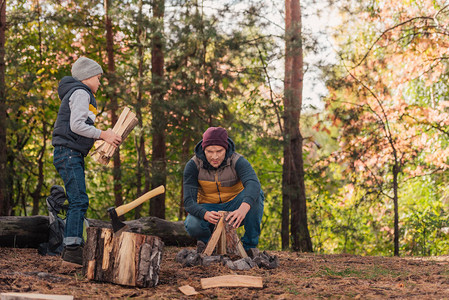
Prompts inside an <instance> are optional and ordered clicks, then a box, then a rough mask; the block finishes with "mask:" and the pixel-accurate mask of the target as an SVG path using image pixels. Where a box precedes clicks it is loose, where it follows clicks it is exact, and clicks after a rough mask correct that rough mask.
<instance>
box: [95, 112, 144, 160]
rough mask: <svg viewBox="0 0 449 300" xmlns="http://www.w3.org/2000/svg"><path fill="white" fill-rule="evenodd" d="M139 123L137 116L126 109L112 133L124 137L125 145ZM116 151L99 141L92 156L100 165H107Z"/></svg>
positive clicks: (115, 148) (114, 148)
mask: <svg viewBox="0 0 449 300" xmlns="http://www.w3.org/2000/svg"><path fill="white" fill-rule="evenodd" d="M138 122H139V120H138V119H137V118H136V114H135V113H133V112H132V111H131V110H130V109H129V108H128V107H125V108H124V109H123V111H122V113H121V115H120V117H119V118H118V120H117V123H115V125H114V128H112V131H114V132H115V133H116V134H118V135H120V136H121V137H122V143H123V141H124V140H125V139H126V137H127V136H128V135H129V133H130V132H131V131H132V130H133V129H134V127H135V126H136V125H137V123H138ZM116 150H117V147H114V146H112V145H111V144H109V143H106V142H105V141H101V140H98V141H96V142H95V151H94V152H92V154H91V156H92V157H93V158H94V159H95V160H96V161H98V162H99V163H101V164H103V165H107V164H109V161H110V160H111V157H112V156H113V155H114V153H115V151H116Z"/></svg>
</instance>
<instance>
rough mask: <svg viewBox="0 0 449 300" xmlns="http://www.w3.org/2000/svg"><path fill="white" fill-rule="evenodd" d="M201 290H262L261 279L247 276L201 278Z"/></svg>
mask: <svg viewBox="0 0 449 300" xmlns="http://www.w3.org/2000/svg"><path fill="white" fill-rule="evenodd" d="M201 287H202V288H203V289H209V288H215V287H254V288H263V283H262V277H258V276H247V275H224V276H216V277H210V278H201Z"/></svg>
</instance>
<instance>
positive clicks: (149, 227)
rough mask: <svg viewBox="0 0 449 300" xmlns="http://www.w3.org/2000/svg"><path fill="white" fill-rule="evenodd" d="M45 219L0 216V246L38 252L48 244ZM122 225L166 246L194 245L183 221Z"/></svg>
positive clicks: (93, 221)
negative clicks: (34, 249)
mask: <svg viewBox="0 0 449 300" xmlns="http://www.w3.org/2000/svg"><path fill="white" fill-rule="evenodd" d="M48 219H49V218H48V216H31V217H18V216H6V217H5V216H1V217H0V247H15V248H36V249H37V248H38V247H39V244H41V243H46V242H48V225H49V224H48V222H49V220H48ZM88 222H89V226H91V227H100V228H112V226H111V223H110V221H101V220H96V219H88ZM124 223H125V224H127V225H128V226H129V227H130V231H132V232H135V233H140V234H146V235H155V236H158V237H160V238H161V239H162V241H163V242H164V244H165V245H166V246H194V245H196V240H195V239H193V238H191V237H190V236H189V235H188V234H187V232H186V230H185V228H184V223H183V222H182V221H178V222H170V221H167V220H163V219H159V218H157V217H144V218H140V219H138V220H133V221H125V222H124Z"/></svg>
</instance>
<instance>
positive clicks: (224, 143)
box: [184, 127, 264, 251]
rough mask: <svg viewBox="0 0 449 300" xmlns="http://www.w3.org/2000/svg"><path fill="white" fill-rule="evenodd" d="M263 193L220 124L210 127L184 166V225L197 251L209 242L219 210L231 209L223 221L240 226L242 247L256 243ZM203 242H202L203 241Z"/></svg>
mask: <svg viewBox="0 0 449 300" xmlns="http://www.w3.org/2000/svg"><path fill="white" fill-rule="evenodd" d="M263 201H264V196H263V192H262V191H261V187H260V182H259V179H258V178H257V175H256V173H255V172H254V170H253V168H252V166H251V164H250V163H249V162H248V161H247V160H246V159H245V158H244V157H243V156H242V155H240V154H238V153H237V152H235V145H234V142H233V141H232V140H231V139H230V138H228V133H227V131H226V130H225V129H224V128H221V127H210V128H208V129H207V130H206V131H205V132H204V134H203V139H202V140H201V141H200V142H199V143H198V144H197V145H196V147H195V156H193V158H192V159H190V161H189V162H188V163H187V165H186V167H185V169H184V206H185V209H186V211H187V212H188V213H189V215H188V216H187V218H186V220H185V222H184V225H185V228H186V230H187V233H188V234H189V235H190V236H192V237H193V238H196V239H197V240H198V248H199V251H201V250H202V248H204V246H205V244H206V243H207V242H208V241H209V239H210V237H211V235H212V231H213V228H214V225H215V224H217V223H218V221H219V219H220V214H219V213H218V211H231V213H230V214H229V215H228V217H227V219H226V221H228V222H229V224H231V225H232V226H233V227H234V228H238V227H239V226H240V225H243V226H244V228H245V234H244V236H243V238H242V243H243V247H244V248H245V250H248V249H250V248H256V247H257V245H258V243H259V235H260V223H261V221H262V216H263ZM202 243H204V244H202Z"/></svg>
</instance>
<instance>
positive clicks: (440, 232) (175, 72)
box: [0, 0, 449, 255]
mask: <svg viewBox="0 0 449 300" xmlns="http://www.w3.org/2000/svg"><path fill="white" fill-rule="evenodd" d="M2 4H3V7H4V8H5V10H4V12H5V13H4V14H2V16H3V17H4V18H6V19H2V22H1V23H2V24H3V26H4V24H6V27H3V28H4V29H5V40H4V47H2V48H1V49H0V51H3V52H2V53H3V55H4V58H5V61H4V62H0V63H3V65H4V67H5V73H4V80H3V81H2V82H3V84H2V86H0V93H1V95H0V96H1V100H2V101H1V103H0V104H1V106H0V113H1V116H0V118H1V120H2V122H1V124H0V125H1V126H0V127H2V130H3V133H4V134H5V137H6V144H1V145H2V149H0V151H2V152H4V153H6V156H5V157H6V162H5V164H2V170H1V172H2V173H3V174H5V177H4V178H5V180H6V182H5V186H6V187H7V192H6V193H4V194H3V203H2V208H3V210H2V211H1V214H2V215H16V216H28V215H36V214H42V215H46V214H47V210H46V204H45V199H46V197H47V196H48V195H49V191H50V188H51V186H52V185H54V184H60V185H62V181H61V179H60V178H59V175H58V174H57V173H56V171H55V168H54V166H53V165H52V151H53V147H52V146H51V133H52V129H53V124H54V122H55V120H56V115H57V111H58V108H59V103H60V100H59V99H58V95H57V92H56V89H57V85H58V81H59V80H60V79H61V78H62V77H63V76H66V75H70V68H71V65H72V63H73V62H74V61H75V60H76V59H77V58H78V57H79V56H88V57H90V58H92V59H94V60H96V61H99V62H100V63H101V65H102V66H103V69H104V70H105V76H104V77H103V79H102V81H103V86H102V87H101V88H100V91H99V92H98V93H97V101H98V103H99V116H98V119H97V124H99V127H100V128H103V129H106V128H108V127H112V124H114V120H116V118H117V116H118V115H119V114H120V112H121V110H122V109H123V107H125V106H128V107H130V108H132V110H134V111H135V112H136V113H137V115H138V117H139V120H140V123H139V125H138V126H137V127H136V128H135V129H134V130H133V132H132V133H131V134H130V136H129V137H128V138H127V140H126V141H125V143H124V144H123V145H122V146H121V147H120V152H119V153H118V154H117V155H116V157H115V158H114V162H113V163H112V162H111V165H110V166H108V167H105V166H102V165H100V164H99V163H97V162H95V161H94V160H93V159H92V158H91V157H88V158H87V159H86V180H87V185H88V194H89V198H90V208H89V210H88V214H87V217H89V218H97V219H106V218H107V215H106V210H107V208H108V207H110V206H115V205H119V204H121V203H123V202H129V201H131V200H133V199H135V198H137V197H138V196H139V195H141V194H142V193H144V192H145V191H148V190H149V189H150V188H151V186H154V185H155V184H157V183H163V184H164V185H166V194H165V196H164V197H163V198H162V199H157V201H156V200H155V201H151V202H149V203H145V204H144V205H143V206H142V207H141V208H139V209H136V210H135V211H133V212H131V213H128V214H127V215H126V218H127V219H133V218H139V217H141V216H148V215H153V216H159V217H163V218H166V219H168V220H172V221H177V220H183V219H184V218H185V212H184V210H183V206H182V196H181V195H182V173H183V169H184V165H185V163H186V162H187V161H188V159H189V158H190V157H191V156H192V154H193V147H194V146H195V144H196V142H198V141H199V140H200V139H201V134H202V133H203V132H204V130H205V129H206V128H207V127H209V126H223V127H225V128H227V129H228V131H229V135H230V137H231V138H232V139H233V140H234V141H235V143H236V147H237V151H238V152H240V153H241V154H243V155H244V156H245V157H246V158H247V159H248V160H249V161H250V162H251V163H252V165H253V167H254V169H255V171H256V173H257V175H258V176H259V179H260V181H261V184H262V187H263V190H264V192H265V210H264V216H263V220H262V222H263V223H262V235H261V239H260V245H259V246H260V248H262V249H280V248H281V247H284V246H285V245H284V244H282V243H281V235H280V232H281V223H282V216H283V214H282V209H283V205H282V200H283V199H282V198H283V192H282V181H283V177H282V176H283V163H284V152H283V132H282V128H283V116H284V113H285V111H284V102H283V100H284V92H283V89H282V85H283V84H284V83H283V74H284V73H283V66H284V64H283V61H284V59H285V47H284V46H285V43H286V40H285V39H286V36H285V34H284V33H285V24H283V23H282V22H283V20H284V2H282V1H278V2H276V1H227V2H226V1H225V2H223V1H195V0H192V1H176V0H173V1H160V0H159V1H156V0H154V1H151V2H150V1H144V0H131V1H108V0H104V1H103V2H100V1H93V0H89V1H86V0H80V1H78V0H76V1H75V0H74V1H44V0H42V1H37V0H34V1H8V2H5V1H2ZM319 4H320V5H317V3H314V2H313V1H301V7H302V9H303V10H302V14H303V19H307V18H309V17H310V18H311V17H314V16H317V15H320V14H321V13H323V12H325V11H326V9H327V10H332V11H333V12H335V13H336V14H337V15H338V18H339V21H340V22H337V23H335V24H334V22H331V23H329V25H332V26H329V27H326V30H325V31H324V32H318V26H317V25H316V24H313V23H305V24H310V25H308V26H310V27H307V26H303V31H302V41H301V46H302V49H303V50H304V72H305V74H306V76H305V80H306V81H307V80H309V82H305V85H307V86H313V85H314V84H315V83H316V82H315V81H316V80H319V81H320V82H322V83H323V85H324V86H325V88H326V91H327V92H326V93H324V94H323V95H322V97H321V99H320V101H321V102H320V103H319V105H316V107H314V106H313V105H310V103H308V102H307V101H304V103H303V104H304V105H303V107H302V112H301V124H300V128H301V136H302V138H303V140H302V147H303V148H302V149H303V152H302V158H303V161H304V172H305V173H304V179H305V193H306V199H307V223H308V229H309V231H310V237H311V241H312V245H313V251H315V252H319V253H342V252H344V253H353V254H362V255H393V254H395V255H399V253H401V254H404V255H441V254H446V253H447V249H448V247H449V245H448V234H449V225H448V208H447V207H448V201H449V198H448V197H449V195H448V175H447V172H446V170H447V168H448V164H447V163H448V160H447V157H448V152H449V147H448V134H449V115H448V109H449V101H448V100H447V98H448V96H449V95H448V93H449V89H448V84H447V82H448V71H447V64H448V61H447V59H448V57H449V56H448V54H449V53H448V51H449V50H448V49H449V31H448V28H447V26H448V22H449V18H448V17H449V14H448V13H449V10H448V5H447V4H446V2H445V1H430V0H427V1H413V0H412V1H399V0H393V1H382V0H378V1H338V0H335V1H330V2H329V3H326V5H322V4H323V2H320V3H319ZM5 5H6V6H5ZM277 20H280V21H277ZM4 21H6V22H4ZM323 37H324V40H327V41H330V42H331V45H332V48H331V49H329V48H326V47H327V46H325V45H323V43H322V41H323ZM330 50H331V51H330ZM330 52H332V53H333V55H334V56H335V57H336V59H335V60H331V61H329V60H327V59H322V60H320V59H318V60H317V59H316V58H317V57H322V56H323V53H324V54H325V55H327V56H329V53H330ZM161 56H162V57H163V59H162V60H161ZM158 62H159V64H158ZM279 70H282V71H279ZM310 74H312V75H310ZM313 80H314V82H312V81H313ZM305 91H307V92H310V93H311V92H312V91H313V89H312V88H309V89H305ZM321 92H322V91H321ZM308 97H311V95H307V94H305V95H304V98H305V99H307V98H308ZM307 104H308V105H307ZM315 104H316V103H315ZM321 104H323V105H321ZM4 129H6V131H4ZM161 150H163V151H161ZM161 203H162V205H161ZM5 208H7V209H6V210H5Z"/></svg>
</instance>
